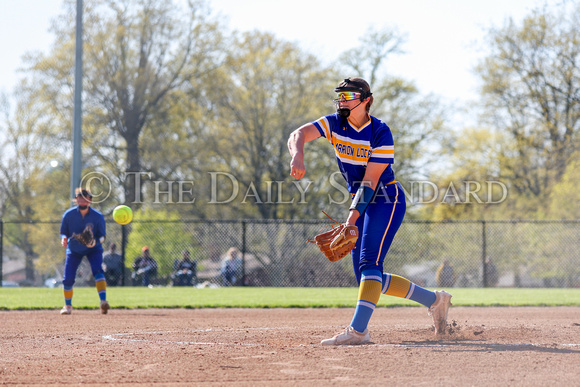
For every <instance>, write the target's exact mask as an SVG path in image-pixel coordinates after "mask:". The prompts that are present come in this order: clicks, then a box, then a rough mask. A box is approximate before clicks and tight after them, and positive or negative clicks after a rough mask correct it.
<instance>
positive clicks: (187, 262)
mask: <svg viewBox="0 0 580 387" xmlns="http://www.w3.org/2000/svg"><path fill="white" fill-rule="evenodd" d="M174 269H175V272H174V273H173V274H172V275H171V278H172V279H173V286H194V285H195V284H196V283H197V262H195V261H192V260H191V256H190V254H189V251H188V250H185V251H184V252H183V259H181V260H180V261H177V262H176V264H175V267H174Z"/></svg>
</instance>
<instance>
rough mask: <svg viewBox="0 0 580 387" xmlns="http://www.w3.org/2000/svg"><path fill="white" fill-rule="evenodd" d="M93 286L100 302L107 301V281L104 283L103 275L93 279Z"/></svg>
mask: <svg viewBox="0 0 580 387" xmlns="http://www.w3.org/2000/svg"><path fill="white" fill-rule="evenodd" d="M95 285H96V287H97V292H99V298H100V299H101V300H106V299H107V281H105V276H104V275H102V274H101V275H97V276H96V277H95Z"/></svg>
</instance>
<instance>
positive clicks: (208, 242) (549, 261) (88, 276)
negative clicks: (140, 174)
mask: <svg viewBox="0 0 580 387" xmlns="http://www.w3.org/2000/svg"><path fill="white" fill-rule="evenodd" d="M327 225H328V221H324V220H323V221H288V220H280V221H274V220H239V221H225V220H224V221H220V220H211V221H210V220H183V221H160V220H154V221H153V220H152V221H134V222H132V223H131V224H129V225H127V226H120V225H118V224H116V223H114V222H113V221H112V220H108V226H107V233H108V235H107V241H106V242H105V246H104V248H105V253H106V252H107V251H106V250H107V247H108V245H109V244H110V243H111V242H113V243H115V244H116V245H117V246H118V249H117V251H118V252H119V253H120V255H121V256H122V259H123V262H124V267H125V271H124V273H123V275H122V276H121V278H120V280H119V283H118V285H119V286H139V285H141V284H140V283H138V282H135V281H134V280H133V278H132V274H133V272H134V270H133V267H132V266H133V263H134V261H135V259H136V258H137V257H138V256H139V255H141V251H142V247H143V246H148V247H149V248H150V253H151V256H152V257H153V258H154V259H155V260H156V262H157V266H158V267H157V271H156V273H155V275H154V276H153V277H152V278H151V285H153V286H171V285H174V282H175V279H174V274H175V272H176V266H175V265H176V263H177V262H178V261H179V260H180V259H181V258H182V257H183V252H184V251H185V250H187V251H189V253H190V255H191V257H192V259H193V260H194V261H195V262H196V266H197V267H196V273H195V277H194V279H193V285H195V286H224V285H225V284H227V285H230V284H232V283H233V284H234V285H238V286H274V287H314V286H316V287H343V286H356V285H357V284H356V280H355V278H354V274H353V270H352V262H351V260H350V256H347V257H346V258H344V259H343V260H341V261H339V262H336V263H330V262H328V261H327V260H326V258H324V256H323V255H322V254H321V253H320V252H319V251H318V249H317V247H316V245H315V244H313V243H307V239H309V238H313V237H314V235H316V234H317V233H319V232H320V231H321V230H322V229H323V228H324V227H326V226H327ZM59 227H60V222H59V221H58V222H57V221H55V222H26V223H23V222H10V221H4V222H0V234H1V238H0V244H1V246H0V247H1V248H0V251H1V252H2V260H1V262H2V270H1V272H2V278H3V280H4V286H10V285H14V286H16V284H18V285H20V286H58V285H59V281H61V280H62V273H63V266H64V256H65V254H64V249H63V248H62V247H61V246H60V243H59V237H58V235H59ZM578 246H580V221H447V222H434V221H411V220H408V221H405V222H403V224H402V226H401V228H400V230H399V232H398V233H397V236H396V237H395V241H394V243H393V245H392V247H391V250H390V251H389V253H388V254H387V258H386V260H385V265H384V270H385V271H386V272H391V273H396V274H399V275H402V276H405V277H407V278H409V279H410V280H412V281H414V282H415V283H417V284H419V285H422V286H426V287H437V286H440V283H438V281H437V279H438V268H439V267H440V265H441V264H442V263H443V262H445V261H446V262H448V266H449V267H451V268H452V270H449V269H448V268H447V269H445V270H442V271H441V272H440V273H439V276H440V277H447V278H439V279H440V280H441V281H446V282H447V283H444V284H443V286H445V287H452V286H456V287H491V286H498V287H579V286H580V253H579V252H578ZM230 248H236V249H238V250H239V251H240V261H239V265H238V267H237V268H236V269H235V271H234V273H233V277H234V278H229V280H228V281H226V282H227V283H226V282H224V280H225V278H224V271H223V270H222V266H223V265H222V263H223V260H224V257H225V255H226V252H227V251H228V250H229V249H230ZM230 274H231V273H230ZM93 281H94V280H93V278H92V273H91V271H90V267H89V265H88V263H87V262H86V260H84V261H83V265H81V267H80V268H79V271H78V276H77V282H76V286H83V285H86V286H92V285H93V284H94V282H93Z"/></svg>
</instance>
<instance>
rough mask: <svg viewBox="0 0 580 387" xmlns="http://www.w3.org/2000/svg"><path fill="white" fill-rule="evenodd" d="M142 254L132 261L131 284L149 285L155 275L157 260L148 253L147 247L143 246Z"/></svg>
mask: <svg viewBox="0 0 580 387" xmlns="http://www.w3.org/2000/svg"><path fill="white" fill-rule="evenodd" d="M141 251H142V253H143V254H142V255H141V256H139V257H137V259H135V262H133V275H132V277H133V286H136V285H139V284H141V285H142V286H149V284H150V283H151V279H152V278H154V277H155V276H156V275H157V261H155V259H153V257H152V256H151V255H150V253H149V247H147V246H143V248H142V249H141Z"/></svg>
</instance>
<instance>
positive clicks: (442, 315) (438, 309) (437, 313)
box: [429, 290, 452, 335]
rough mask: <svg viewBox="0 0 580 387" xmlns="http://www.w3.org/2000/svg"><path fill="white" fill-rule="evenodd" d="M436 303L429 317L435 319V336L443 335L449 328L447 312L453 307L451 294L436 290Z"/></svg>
mask: <svg viewBox="0 0 580 387" xmlns="http://www.w3.org/2000/svg"><path fill="white" fill-rule="evenodd" d="M435 296H436V297H437V298H436V299H435V302H434V303H433V305H431V307H430V308H429V316H431V317H433V325H435V334H437V335H443V334H445V330H446V328H447V312H449V307H450V306H451V297H452V296H451V294H449V293H447V292H445V291H443V290H435Z"/></svg>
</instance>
